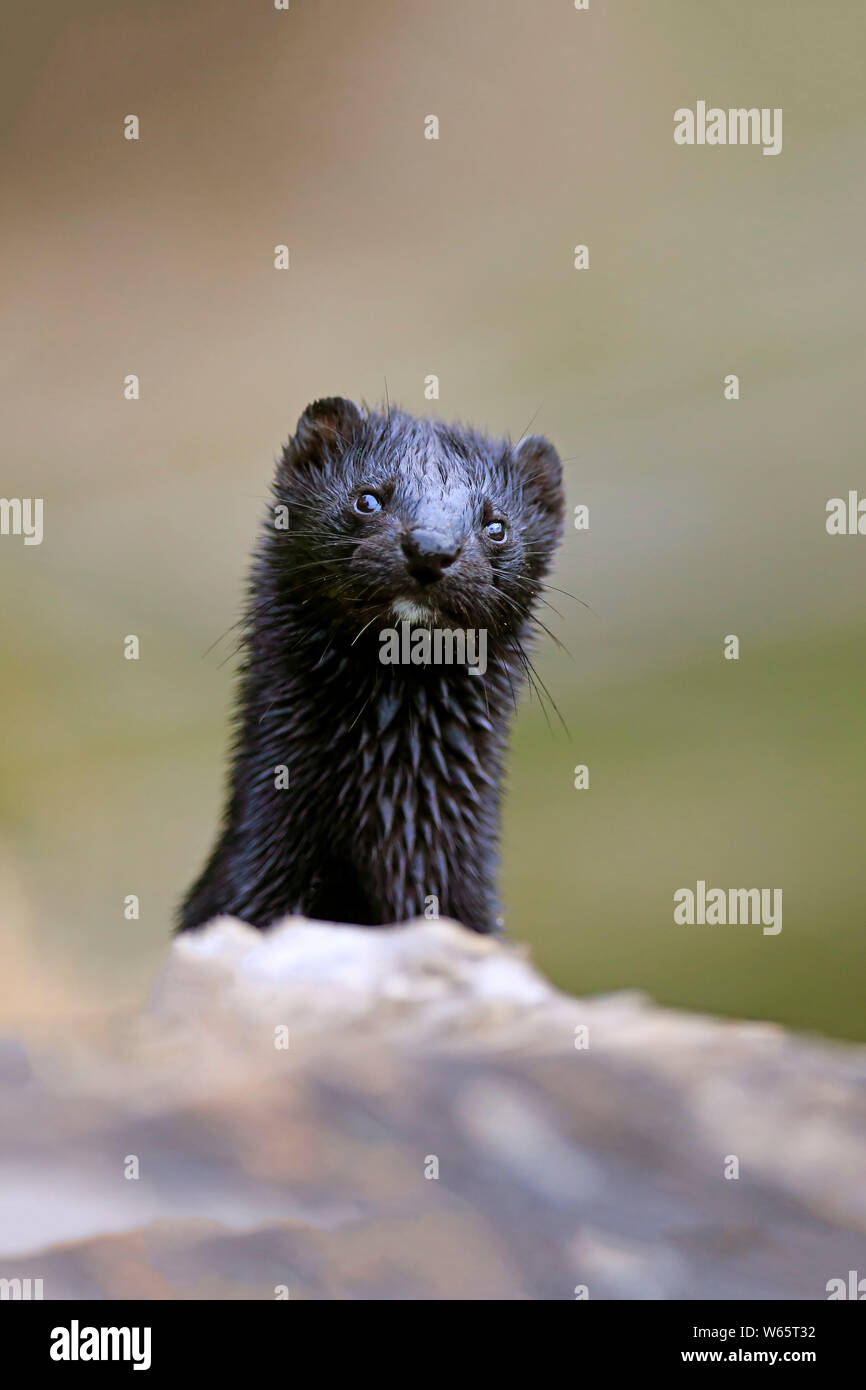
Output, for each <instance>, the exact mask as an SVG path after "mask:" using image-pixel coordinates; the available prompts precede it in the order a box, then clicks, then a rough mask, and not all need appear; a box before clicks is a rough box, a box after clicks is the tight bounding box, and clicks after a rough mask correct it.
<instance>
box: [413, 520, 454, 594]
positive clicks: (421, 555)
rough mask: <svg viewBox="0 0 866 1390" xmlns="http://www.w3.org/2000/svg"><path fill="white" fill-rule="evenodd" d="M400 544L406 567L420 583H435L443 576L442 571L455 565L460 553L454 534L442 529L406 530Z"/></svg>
mask: <svg viewBox="0 0 866 1390" xmlns="http://www.w3.org/2000/svg"><path fill="white" fill-rule="evenodd" d="M400 544H401V545H402V547H403V554H404V555H405V556H406V568H407V570H408V571H409V573H410V574H411V576H412V578H413V579H416V580H417V581H418V583H419V584H435V583H436V581H437V579H441V578H442V571H443V570H447V568H448V566H449V565H453V563H454V561H455V560H456V559H457V556H458V555H459V554H460V546H459V545H458V544H457V542H456V541H455V540H454V538H453V537H452V536H446V535H445V534H444V533H443V532H442V531H425V530H424V529H423V528H421V527H416V529H415V530H413V531H406V532H405V533H404V535H403V537H402V539H401V542H400Z"/></svg>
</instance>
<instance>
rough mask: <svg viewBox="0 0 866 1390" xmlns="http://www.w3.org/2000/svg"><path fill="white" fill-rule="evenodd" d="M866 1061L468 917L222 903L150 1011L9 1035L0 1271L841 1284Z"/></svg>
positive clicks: (195, 1291) (450, 1288) (344, 1287)
mask: <svg viewBox="0 0 866 1390" xmlns="http://www.w3.org/2000/svg"><path fill="white" fill-rule="evenodd" d="M284 1030H288V1047H287V1048H284V1047H278V1046H277V1045H276V1043H277V1041H279V1040H280V1038H281V1037H282V1036H283V1033H284ZM576 1041H577V1042H578V1043H584V1042H587V1043H588V1045H587V1046H576V1045H575V1043H576ZM864 1080H866V1049H863V1048H854V1047H841V1046H838V1045H830V1044H826V1043H822V1042H820V1041H816V1040H811V1039H804V1038H798V1037H796V1036H792V1035H790V1034H788V1033H786V1032H785V1031H784V1030H782V1029H779V1028H776V1027H773V1026H771V1025H768V1024H740V1023H726V1022H722V1021H719V1020H716V1019H713V1018H702V1017H697V1016H693V1015H688V1014H681V1013H676V1012H673V1011H670V1010H665V1009H659V1008H656V1007H654V1006H653V1005H652V1004H651V1003H649V1002H647V1001H645V1000H644V999H642V998H641V997H639V996H636V995H631V994H625V995H615V996H608V997H601V998H595V999H590V1000H580V999H572V998H569V997H567V996H566V995H563V994H561V993H560V992H558V991H557V990H555V989H554V988H553V987H552V986H551V985H550V984H548V982H547V981H545V980H544V979H543V978H542V977H541V976H540V975H539V974H538V973H537V972H536V971H535V970H534V969H533V968H532V966H531V964H530V963H529V961H528V960H527V958H526V957H525V955H524V954H523V953H522V952H521V951H520V950H518V949H516V948H515V947H513V946H507V945H503V944H501V943H498V942H493V941H489V940H486V939H483V938H481V937H477V936H474V935H472V934H471V933H469V932H466V931H464V930H463V928H461V927H459V926H457V925H455V924H453V923H450V922H416V923H411V924H409V925H407V926H405V927H397V928H391V929H388V930H370V929H363V928H357V927H345V926H329V925H323V924H320V923H312V922H306V921H302V920H290V921H287V922H286V923H284V924H282V925H280V926H279V927H277V928H275V929H273V930H272V931H270V932H268V933H264V934H262V933H258V932H255V931H253V930H251V929H250V928H249V927H246V926H244V925H243V924H242V923H240V922H237V921H233V920H230V919H221V920H219V921H217V922H214V923H212V924H211V925H210V926H209V927H207V928H206V929H205V930H203V931H201V932H197V933H190V934H187V935H185V936H183V937H180V938H178V939H177V940H175V941H174V942H173V943H172V945H171V947H170V949H169V951H168V956H167V959H166V962H165V964H164V967H163V969H162V971H161V973H160V975H159V978H158V979H157V981H156V983H155V986H154V990H153V997H152V1000H151V1004H150V1006H149V1008H148V1009H147V1010H146V1011H145V1012H144V1013H143V1014H142V1015H140V1016H138V1017H136V1018H134V1019H127V1020H116V1019H114V1020H106V1023H105V1026H104V1028H103V1029H102V1030H101V1031H100V1032H99V1033H98V1034H94V1033H93V1032H92V1031H89V1032H87V1033H86V1034H85V1033H83V1032H82V1033H81V1034H80V1035H79V1036H74V1037H72V1038H67V1039H65V1041H64V1044H63V1046H62V1048H61V1047H58V1046H56V1045H55V1046H51V1045H48V1044H45V1045H42V1046H35V1045H31V1046H30V1047H29V1048H28V1049H25V1048H23V1047H22V1046H21V1045H20V1044H19V1043H16V1042H13V1041H10V1042H7V1043H5V1044H2V1045H0V1112H2V1115H3V1120H4V1123H3V1130H2V1137H0V1278H7V1279H15V1278H20V1279H26V1278H31V1279H34V1278H41V1279H42V1280H43V1281H44V1293H45V1297H46V1298H62V1297H84V1298H134V1297H141V1298H181V1299H182V1298H196V1297H198V1298H218V1299H233V1298H259V1299H260V1298H265V1299H272V1298H274V1297H275V1290H276V1289H277V1288H278V1287H279V1286H286V1287H287V1288H288V1290H289V1293H290V1297H291V1298H293V1299H298V1298H300V1299H304V1298H309V1299H321V1298H377V1299H378V1298H381V1299H464V1298H469V1299H484V1298H492V1299H500V1298H501V1299H512V1298H540V1299H573V1298H574V1297H575V1288H576V1287H577V1286H586V1288H587V1290H588V1293H589V1297H590V1298H593V1299H594V1298H637V1299H654V1298H664V1299H683V1298H724V1299H733V1298H786V1299H821V1298H825V1297H826V1284H827V1281H828V1280H829V1279H832V1278H837V1277H841V1278H847V1275H848V1271H849V1270H850V1269H858V1270H860V1271H861V1272H864V1273H866V1238H864V1235H866V1183H864V1180H863V1179H864V1128H866V1126H864V1111H866V1105H864ZM732 1157H733V1158H736V1160H737V1162H738V1164H739V1178H738V1179H736V1180H730V1179H726V1178H725V1176H724V1174H725V1170H726V1165H727V1167H728V1170H729V1171H730V1168H731V1158H732ZM133 1160H137V1165H138V1173H139V1176H138V1178H137V1179H132V1180H130V1179H128V1178H127V1177H125V1175H124V1174H125V1171H130V1170H131V1168H132V1167H133V1166H134V1165H133ZM434 1160H435V1161H436V1162H437V1163H438V1174H439V1176H438V1178H435V1179H431V1178H429V1177H427V1176H425V1174H426V1173H429V1172H430V1171H431V1170H432V1169H433V1168H434V1166H435V1165H434Z"/></svg>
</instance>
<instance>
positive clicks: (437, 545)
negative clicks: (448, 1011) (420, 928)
mask: <svg viewBox="0 0 866 1390" xmlns="http://www.w3.org/2000/svg"><path fill="white" fill-rule="evenodd" d="M286 509H288V510H287V511H286ZM563 514H564V500H563V491H562V468H561V465H560V461H559V456H558V455H557V453H556V451H555V449H554V448H553V447H552V445H551V444H549V443H548V442H547V440H545V439H542V438H539V437H537V436H533V437H531V438H528V439H523V440H522V441H521V442H520V443H518V444H517V445H512V444H510V443H508V442H495V441H493V440H490V439H488V438H487V437H485V436H483V435H481V434H478V433H476V432H475V431H474V430H471V429H463V428H459V427H454V426H448V425H445V424H442V423H440V422H438V421H432V420H416V419H413V418H412V417H411V416H410V415H407V414H405V413H404V412H402V411H398V410H395V409H393V408H389V409H388V411H387V412H382V413H375V412H373V411H368V410H367V409H360V408H359V407H358V406H356V405H354V404H353V403H352V402H351V401H347V400H343V399H341V398H339V397H331V398H327V399H324V400H319V401H315V402H314V403H313V404H312V405H310V406H308V407H307V409H306V410H305V411H304V413H303V415H302V416H301V418H300V420H299V421H298V427H297V431H296V433H295V435H294V438H293V439H291V440H290V441H289V443H288V444H287V445H286V447H285V450H284V451H283V454H282V457H281V458H280V460H279V463H278V464H277V471H276V478H275V481H274V484H273V508H272V512H271V514H270V516H269V518H268V524H267V525H266V527H265V530H264V534H263V536H262V538H261V541H260V544H259V546H258V549H257V554H256V558H255V561H254V566H253V574H252V582H251V588H250V596H249V601H248V605H247V611H246V616H245V619H244V629H243V631H244V635H243V646H244V648H245V658H244V664H243V668H242V676H241V686H240V700H239V709H238V715H237V732H236V740H235V746H234V754H233V761H232V771H231V784H230V791H229V797H228V804H227V806H226V810H225V815H224V819H223V827H222V833H221V834H220V837H219V839H218V841H217V843H216V846H215V848H214V850H213V852H212V854H211V857H210V859H209V860H208V862H207V865H206V867H205V869H204V871H203V873H202V874H201V876H200V878H199V879H198V880H197V882H196V883H195V884H194V885H193V887H192V888H191V889H190V891H189V894H188V896H187V898H186V900H185V902H184V904H183V907H182V910H181V916H180V930H182V931H183V930H186V929H188V928H190V927H195V926H198V925H199V924H201V923H203V922H206V921H208V920H209V919H210V918H212V917H215V916H217V915H218V914H220V913H231V914H234V915H236V916H238V917H240V918H242V919H243V920H244V921H246V922H249V923H251V924H252V925H253V926H256V927H262V928H263V927H267V926H268V925H269V924H270V923H272V922H274V921H275V920H276V919H278V918H280V917H282V916H284V915H286V914H290V913H298V914H303V915H304V916H307V917H313V918H319V919H323V920H327V921H332V922H355V923H359V924H362V925H370V926H378V925H384V924H388V923H394V922H400V921H404V920H405V919H406V918H409V917H412V916H415V915H419V914H421V913H423V912H424V910H425V904H428V905H430V903H431V899H433V900H435V901H436V906H437V908H438V912H439V913H441V914H442V915H447V916H449V917H454V918H456V919H457V920H458V921H460V922H462V923H463V924H464V925H465V926H467V927H470V928H472V929H473V930H474V931H477V932H484V933H490V932H496V931H497V926H498V919H499V912H500V909H499V905H498V902H497V894H496V886H495V875H496V866H497V842H498V836H499V810H500V798H501V790H502V764H503V758H504V753H505V747H506V738H507V733H508V727H509V723H510V719H511V715H512V712H513V709H514V701H515V693H516V691H517V690H518V688H519V686H520V684H521V681H522V678H523V676H524V674H525V673H526V656H525V647H526V645H527V641H528V637H529V631H530V623H531V621H532V618H531V614H532V608H533V604H534V603H535V600H536V598H537V597H538V594H539V590H540V589H541V587H542V582H543V578H544V575H545V574H546V572H547V570H548V568H549V566H550V563H551V559H552V556H553V552H554V549H555V547H556V545H557V542H558V540H559V536H560V533H561V530H562V524H563ZM286 518H288V526H287V529H286ZM403 622H405V623H407V624H411V628H412V630H413V632H414V630H415V629H417V628H418V627H420V626H423V627H426V628H428V629H434V630H435V629H448V630H451V631H454V630H459V629H463V630H464V631H465V630H468V629H472V630H474V631H475V632H484V633H486V642H487V653H486V662H487V665H486V670H485V672H484V674H481V672H480V669H479V671H476V672H473V671H472V670H471V668H470V666H469V665H468V664H463V665H441V664H440V665H435V664H432V663H431V664H426V665H425V664H421V665H404V664H394V665H386V664H383V662H382V660H381V659H380V654H381V648H382V643H381V640H380V636H379V634H380V632H381V631H382V630H384V629H386V628H392V629H397V628H398V627H400V625H401V623H403ZM280 768H285V769H288V787H286V786H285V781H286V774H285V772H284V773H282V774H279V773H278V769H280ZM428 915H431V914H429V913H428ZM499 920H501V919H499Z"/></svg>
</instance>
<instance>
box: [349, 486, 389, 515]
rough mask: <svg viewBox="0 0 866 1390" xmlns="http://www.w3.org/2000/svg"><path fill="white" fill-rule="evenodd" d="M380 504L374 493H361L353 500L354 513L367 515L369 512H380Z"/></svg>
mask: <svg viewBox="0 0 866 1390" xmlns="http://www.w3.org/2000/svg"><path fill="white" fill-rule="evenodd" d="M381 510H382V503H381V501H380V500H379V498H378V497H377V496H376V494H375V492H362V493H361V495H360V497H356V498H355V511H356V512H363V513H364V514H365V515H369V513H370V512H380V511H381Z"/></svg>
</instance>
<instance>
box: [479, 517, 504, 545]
mask: <svg viewBox="0 0 866 1390" xmlns="http://www.w3.org/2000/svg"><path fill="white" fill-rule="evenodd" d="M484 534H485V536H486V537H487V539H488V540H489V541H492V542H493V544H494V545H504V544H505V542H506V541H507V540H508V527H507V526H506V525H505V522H504V521H488V523H487V525H486V526H485V528H484Z"/></svg>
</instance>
